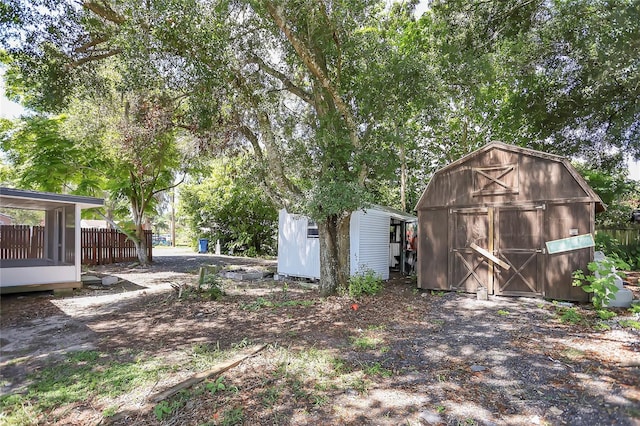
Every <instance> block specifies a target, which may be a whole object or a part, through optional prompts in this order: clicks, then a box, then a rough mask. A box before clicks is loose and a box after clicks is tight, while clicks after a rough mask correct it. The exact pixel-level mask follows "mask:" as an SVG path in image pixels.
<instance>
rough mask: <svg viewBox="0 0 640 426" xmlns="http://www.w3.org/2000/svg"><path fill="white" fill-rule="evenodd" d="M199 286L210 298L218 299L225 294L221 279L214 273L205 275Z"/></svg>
mask: <svg viewBox="0 0 640 426" xmlns="http://www.w3.org/2000/svg"><path fill="white" fill-rule="evenodd" d="M201 288H202V289H203V290H204V291H205V293H206V294H207V296H208V297H209V299H211V300H220V299H221V298H222V296H224V295H225V292H224V289H223V286H222V281H221V280H220V277H218V275H216V274H208V275H205V276H204V279H203V280H202V287H201Z"/></svg>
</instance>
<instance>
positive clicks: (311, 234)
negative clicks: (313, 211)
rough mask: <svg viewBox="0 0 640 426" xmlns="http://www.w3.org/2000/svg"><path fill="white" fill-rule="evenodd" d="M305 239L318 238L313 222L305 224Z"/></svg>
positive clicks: (316, 225) (316, 226)
mask: <svg viewBox="0 0 640 426" xmlns="http://www.w3.org/2000/svg"><path fill="white" fill-rule="evenodd" d="M307 238H318V224H317V223H315V222H314V221H313V220H309V221H308V222H307Z"/></svg>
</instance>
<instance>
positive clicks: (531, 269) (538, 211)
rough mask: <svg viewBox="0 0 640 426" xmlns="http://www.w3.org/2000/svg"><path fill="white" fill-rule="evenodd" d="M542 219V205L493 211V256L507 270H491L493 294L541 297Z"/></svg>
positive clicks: (502, 208)
mask: <svg viewBox="0 0 640 426" xmlns="http://www.w3.org/2000/svg"><path fill="white" fill-rule="evenodd" d="M543 216H544V206H530V207H499V208H496V210H495V213H494V221H495V252H494V254H495V256H496V257H497V258H498V259H500V260H502V261H504V262H505V263H507V264H508V265H509V266H510V268H509V269H508V270H505V269H504V268H497V267H496V268H495V269H494V277H495V278H494V293H495V294H501V295H525V294H526V295H532V294H536V295H540V294H542V281H541V279H540V278H541V271H542V261H543V258H544V256H542V247H543V245H542V244H543V241H542V229H543V226H542V224H543Z"/></svg>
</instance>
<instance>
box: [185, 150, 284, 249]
mask: <svg viewBox="0 0 640 426" xmlns="http://www.w3.org/2000/svg"><path fill="white" fill-rule="evenodd" d="M251 161H252V160H251V158H249V157H247V156H241V157H237V158H223V159H219V160H214V161H212V162H211V164H210V166H209V167H207V168H205V170H204V171H203V175H204V177H203V178H202V179H201V180H199V181H197V182H191V183H188V184H185V185H184V186H183V187H182V188H181V191H180V206H179V212H180V214H181V216H182V217H184V218H186V222H187V224H188V227H189V229H190V233H191V236H192V238H193V239H195V240H197V239H198V238H201V237H208V238H209V239H210V241H212V242H214V241H216V240H218V239H219V240H220V244H221V246H222V249H223V250H224V251H225V252H226V251H229V250H233V252H234V253H239V254H244V255H250V256H251V255H253V256H255V255H265V254H274V253H275V247H276V245H275V243H276V240H275V235H276V232H277V217H278V215H277V211H276V209H275V207H274V206H273V204H272V203H271V200H269V199H268V198H267V197H266V196H265V193H264V191H263V190H261V189H260V187H259V186H258V183H257V182H256V181H255V180H254V179H253V178H252V175H251V172H252V167H251Z"/></svg>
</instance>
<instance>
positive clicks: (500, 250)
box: [416, 142, 604, 301]
mask: <svg viewBox="0 0 640 426" xmlns="http://www.w3.org/2000/svg"><path fill="white" fill-rule="evenodd" d="M416 210H417V212H418V265H417V267H418V269H417V270H418V287H419V288H423V289H440V290H456V291H465V292H471V293H475V292H476V291H477V289H478V288H479V287H484V288H486V289H487V292H488V294H495V295H512V296H524V295H526V296H543V297H547V298H553V299H561V300H576V301H587V300H588V297H587V294H586V293H585V292H584V291H582V290H581V289H580V288H577V287H573V286H572V285H571V281H572V273H573V271H575V270H576V269H585V268H586V267H587V264H588V263H589V262H590V261H592V260H593V254H594V248H593V247H584V246H585V244H584V243H583V244H581V245H580V244H578V245H577V247H583V248H577V249H575V248H573V247H571V246H569V247H568V248H564V249H562V250H561V251H560V252H558V253H553V254H550V253H549V252H548V250H547V248H546V245H545V244H546V243H547V242H550V241H556V240H561V239H565V238H569V240H567V241H573V240H574V239H579V238H581V236H584V238H583V241H584V240H591V237H590V235H593V233H594V231H595V213H596V211H603V210H604V205H603V203H602V200H601V199H600V197H598V195H597V194H596V193H595V192H594V191H593V189H591V188H590V187H589V185H588V184H587V182H586V181H585V180H584V179H583V178H582V176H580V174H579V173H578V172H577V171H576V170H575V168H574V167H573V166H572V165H571V163H570V162H569V161H568V160H567V159H566V158H563V157H559V156H556V155H551V154H546V153H543V152H539V151H534V150H531V149H526V148H520V147H517V146H513V145H507V144H504V143H501V142H492V143H489V144H488V145H486V146H484V147H482V148H480V149H479V150H477V151H475V152H473V153H471V154H469V155H467V156H465V157H463V158H461V159H460V160H458V161H456V162H454V163H451V164H449V165H448V166H446V167H444V168H442V169H440V170H438V171H437V172H436V173H435V174H434V176H433V178H432V179H431V181H430V182H429V184H428V185H427V188H426V190H425V192H424V193H423V194H422V197H421V198H420V201H418V204H417V206H416ZM586 245H589V244H588V243H587V244H586ZM572 248H573V249H572ZM585 270H586V269H585Z"/></svg>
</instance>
